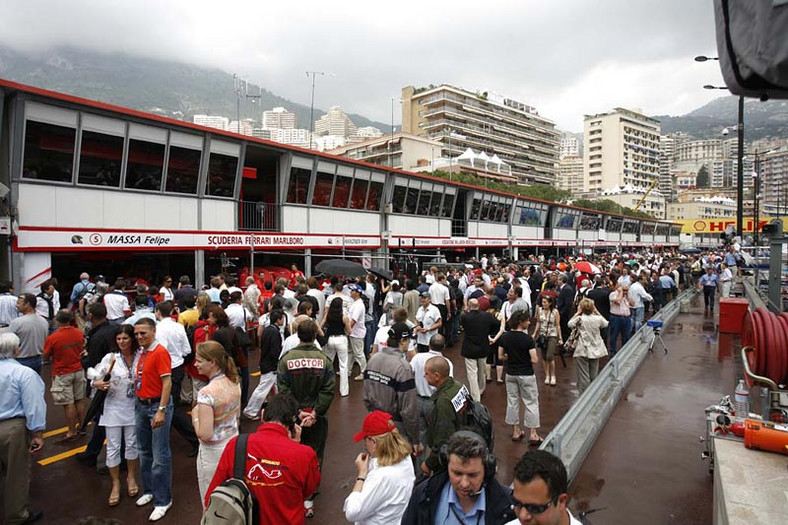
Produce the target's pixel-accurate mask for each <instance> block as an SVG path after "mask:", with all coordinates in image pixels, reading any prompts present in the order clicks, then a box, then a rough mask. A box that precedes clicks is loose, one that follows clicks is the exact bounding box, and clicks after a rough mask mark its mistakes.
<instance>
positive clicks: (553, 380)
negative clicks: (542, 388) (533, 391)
mask: <svg viewBox="0 0 788 525" xmlns="http://www.w3.org/2000/svg"><path fill="white" fill-rule="evenodd" d="M550 384H551V385H555V376H553V377H551V378H550Z"/></svg>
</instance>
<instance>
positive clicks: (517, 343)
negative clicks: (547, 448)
mask: <svg viewBox="0 0 788 525" xmlns="http://www.w3.org/2000/svg"><path fill="white" fill-rule="evenodd" d="M530 321H531V320H530V317H529V316H528V314H527V313H526V312H524V311H522V310H518V311H516V312H514V313H513V314H512V316H511V317H510V318H509V331H507V332H506V333H504V334H503V336H501V341H500V346H499V347H498V358H499V359H500V360H501V361H502V362H503V363H505V365H506V424H507V425H512V441H520V440H521V439H523V437H524V436H525V434H526V433H525V431H524V430H523V429H521V428H520V400H521V399H522V401H523V404H524V405H525V418H524V419H525V427H526V428H527V429H530V431H529V437H528V442H529V443H531V444H533V445H537V444H539V443H541V442H542V438H541V437H539V434H538V433H537V432H536V429H537V428H539V388H538V387H537V386H536V375H535V374H534V365H535V364H536V363H538V362H539V356H538V355H537V354H536V344H535V343H534V339H533V337H531V335H530V334H529V333H528V324H529V323H530Z"/></svg>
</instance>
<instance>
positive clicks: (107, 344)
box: [82, 322, 118, 370]
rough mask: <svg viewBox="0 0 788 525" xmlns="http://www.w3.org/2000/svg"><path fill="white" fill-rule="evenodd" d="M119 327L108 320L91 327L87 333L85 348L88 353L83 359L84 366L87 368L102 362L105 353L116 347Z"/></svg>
mask: <svg viewBox="0 0 788 525" xmlns="http://www.w3.org/2000/svg"><path fill="white" fill-rule="evenodd" d="M117 333H118V327H117V326H112V325H110V324H109V323H107V322H104V323H101V324H100V325H98V326H94V327H93V328H91V329H90V331H89V332H88V335H87V342H86V343H85V349H86V350H87V352H88V355H87V356H86V357H84V358H83V359H82V367H83V368H84V369H85V370H87V369H88V368H89V367H94V368H95V366H96V365H97V364H99V363H100V362H101V360H102V359H103V358H104V356H105V355H107V354H108V353H110V352H111V351H112V350H113V349H114V348H115V335H116V334H117Z"/></svg>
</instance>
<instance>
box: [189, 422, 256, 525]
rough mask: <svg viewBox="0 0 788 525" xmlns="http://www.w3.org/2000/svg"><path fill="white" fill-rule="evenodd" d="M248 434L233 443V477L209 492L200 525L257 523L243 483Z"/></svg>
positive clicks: (252, 498)
mask: <svg viewBox="0 0 788 525" xmlns="http://www.w3.org/2000/svg"><path fill="white" fill-rule="evenodd" d="M248 438H249V434H241V435H239V436H238V439H237V440H236V442H235V463H234V464H233V477H232V478H230V479H228V480H225V481H223V482H222V483H221V484H220V485H219V486H218V487H216V488H215V489H214V491H213V492H211V495H210V497H209V499H208V506H207V507H206V508H205V512H204V513H203V515H202V520H200V524H201V525H227V524H232V525H236V524H249V525H251V524H252V523H257V520H256V519H255V499H254V495H253V494H252V492H251V491H250V490H249V487H248V486H247V485H246V482H245V481H244V478H245V476H244V471H245V470H246V469H245V467H246V442H247V440H248Z"/></svg>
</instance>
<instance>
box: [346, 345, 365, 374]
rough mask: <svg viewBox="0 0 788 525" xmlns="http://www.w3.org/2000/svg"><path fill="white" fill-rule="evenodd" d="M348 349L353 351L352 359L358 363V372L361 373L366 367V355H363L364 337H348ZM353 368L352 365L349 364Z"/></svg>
mask: <svg viewBox="0 0 788 525" xmlns="http://www.w3.org/2000/svg"><path fill="white" fill-rule="evenodd" d="M349 339H350V350H351V351H352V352H353V359H355V360H356V363H358V369H359V373H361V374H363V373H364V370H366V369H367V357H366V356H365V355H364V338H363V337H350V338H349ZM350 368H351V369H352V368H353V365H350Z"/></svg>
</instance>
